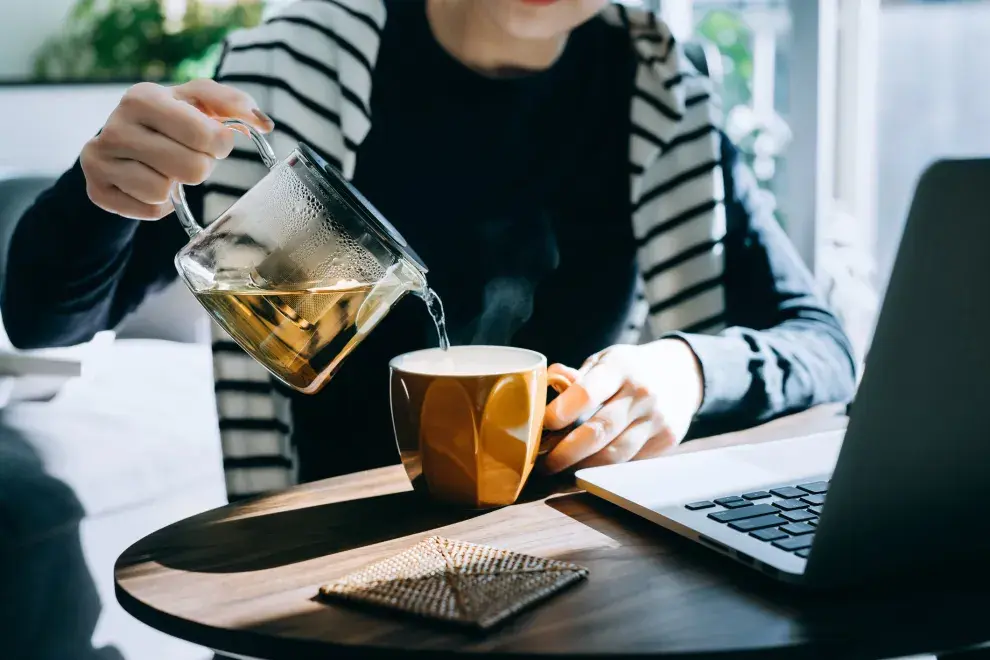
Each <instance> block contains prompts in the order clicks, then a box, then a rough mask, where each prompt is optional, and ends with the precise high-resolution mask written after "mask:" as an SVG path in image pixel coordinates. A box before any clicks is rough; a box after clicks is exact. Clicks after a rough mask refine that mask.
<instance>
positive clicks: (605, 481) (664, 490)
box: [576, 431, 843, 510]
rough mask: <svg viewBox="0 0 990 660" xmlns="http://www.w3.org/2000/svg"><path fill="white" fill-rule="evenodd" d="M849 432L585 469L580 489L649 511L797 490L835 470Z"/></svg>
mask: <svg viewBox="0 0 990 660" xmlns="http://www.w3.org/2000/svg"><path fill="white" fill-rule="evenodd" d="M842 435H843V431H830V432H828V433H820V434H815V435H811V436H804V437H799V438H791V439H788V440H778V441H774V442H765V443H760V444H752V445H741V446H735V447H726V448H723V449H713V450H710V451H700V452H694V453H689V454H674V455H671V456H665V457H660V458H654V459H650V460H645V461H636V462H633V463H625V464H622V465H610V466H605V467H599V468H591V469H588V470H581V471H579V472H578V473H577V475H576V476H577V479H578V485H579V486H582V487H583V488H586V489H587V490H590V491H592V492H597V493H598V494H603V493H602V492H601V491H606V492H610V493H614V494H615V495H618V496H619V497H621V498H623V499H626V500H631V501H634V502H636V503H637V504H639V505H640V506H645V507H647V508H649V509H653V510H657V509H658V508H660V507H664V506H672V505H677V504H682V503H684V502H688V501H692V500H702V499H710V498H712V497H718V496H720V495H730V494H731V495H738V494H740V493H743V492H746V491H752V490H757V489H760V488H764V487H773V486H779V485H785V484H786V485H791V484H795V483H799V482H801V481H802V480H811V479H812V478H820V477H822V476H824V475H828V474H830V473H831V472H832V470H833V469H834V468H835V463H836V460H837V459H838V455H839V449H840V447H841V446H842Z"/></svg>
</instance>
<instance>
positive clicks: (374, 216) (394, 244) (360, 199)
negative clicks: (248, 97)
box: [298, 142, 428, 274]
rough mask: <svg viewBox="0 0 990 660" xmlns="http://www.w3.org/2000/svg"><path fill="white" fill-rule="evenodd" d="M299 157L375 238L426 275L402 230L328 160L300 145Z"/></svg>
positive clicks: (425, 268) (423, 264)
mask: <svg viewBox="0 0 990 660" xmlns="http://www.w3.org/2000/svg"><path fill="white" fill-rule="evenodd" d="M298 149H299V153H300V154H301V155H302V156H303V159H304V161H306V165H307V166H309V168H310V169H313V170H316V171H317V172H318V173H319V174H321V175H322V176H321V177H320V178H321V179H322V180H324V181H325V182H326V183H327V185H328V186H330V187H331V188H333V191H334V192H336V193H337V194H338V195H339V196H340V197H341V198H342V199H343V200H344V201H345V202H346V203H347V205H348V206H350V207H351V209H352V210H353V211H354V212H355V213H356V214H358V215H359V216H360V217H361V219H362V220H364V221H365V222H366V223H367V224H368V226H369V227H371V228H372V230H374V231H375V233H376V234H378V235H379V238H381V239H382V240H383V241H384V242H385V243H386V244H387V245H388V246H389V247H391V248H392V249H394V250H395V251H396V252H398V253H399V254H400V255H402V256H403V257H405V258H406V259H408V260H409V261H410V262H412V264H413V265H415V266H416V267H417V268H418V269H419V270H420V271H421V272H423V273H424V274H425V273H426V272H427V271H428V269H427V267H426V264H425V263H423V260H422V259H421V258H420V256H419V255H418V254H416V251H415V250H413V249H412V247H410V246H409V243H407V242H406V239H405V238H403V236H402V234H400V233H399V230H398V229H396V228H395V227H394V226H392V223H391V222H389V221H388V220H386V219H385V217H384V216H383V215H382V214H381V213H379V212H378V209H376V208H375V207H374V205H373V204H372V203H371V202H369V201H368V200H367V199H366V198H365V197H364V195H362V194H361V193H360V192H359V191H358V189H357V188H355V187H354V186H353V185H351V182H350V181H348V180H347V179H345V178H344V177H343V175H341V173H340V172H339V171H338V170H337V168H335V167H334V166H333V165H331V164H330V163H328V162H327V161H326V159H324V158H323V157H322V156H320V155H319V154H318V153H316V151H315V150H313V149H312V148H310V147H309V146H307V145H305V144H303V143H301V142H300V143H299V147H298Z"/></svg>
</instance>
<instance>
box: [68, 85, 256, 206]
mask: <svg viewBox="0 0 990 660" xmlns="http://www.w3.org/2000/svg"><path fill="white" fill-rule="evenodd" d="M223 119H240V120H241V121H243V122H246V123H248V124H250V125H251V126H253V127H254V128H256V129H258V130H259V131H261V132H263V133H268V132H270V131H271V130H272V129H273V128H274V124H273V123H272V120H271V119H269V118H268V116H267V115H265V114H264V113H263V112H261V111H260V110H259V109H258V105H257V103H255V101H254V99H252V98H251V97H250V96H248V95H247V94H245V93H244V92H241V91H240V90H237V89H234V88H232V87H226V86H224V85H221V84H219V83H217V82H214V81H212V80H194V81H192V82H188V83H185V84H183V85H178V86H175V87H162V86H160V85H155V84H153V83H140V84H138V85H135V86H134V87H131V88H130V89H129V90H128V91H127V93H125V94H124V97H123V98H122V99H121V101H120V104H119V105H118V106H117V108H116V109H115V110H114V111H113V114H111V115H110V118H109V119H108V120H107V123H106V125H105V126H104V127H103V130H102V131H101V132H100V134H99V135H97V136H96V137H94V138H93V139H92V140H90V141H89V142H87V143H86V146H85V147H84V148H83V150H82V154H81V155H80V157H79V161H80V164H81V165H82V170H83V173H84V174H85V176H86V193H87V194H88V195H89V198H90V199H91V200H92V201H93V203H94V204H96V205H97V206H99V207H100V208H101V209H104V210H105V211H110V212H112V213H116V214H118V215H122V216H124V217H127V218H134V219H138V220H158V219H160V218H163V217H165V216H166V215H168V214H169V213H171V212H172V203H171V202H170V201H169V198H168V192H169V189H170V188H171V187H172V183H173V182H175V181H178V182H180V183H186V184H190V185H195V184H199V183H202V182H203V181H205V180H206V179H207V177H209V176H210V172H212V171H213V167H214V165H215V164H216V161H217V159H220V158H226V157H227V156H229V155H230V152H231V151H232V150H233V148H234V135H233V131H231V130H230V129H229V128H226V127H225V126H223V124H221V123H220V120H223Z"/></svg>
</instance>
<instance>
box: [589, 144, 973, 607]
mask: <svg viewBox="0 0 990 660" xmlns="http://www.w3.org/2000/svg"><path fill="white" fill-rule="evenodd" d="M988 310H990V160H951V161H950V160H946V161H940V162H937V163H935V164H933V165H931V166H930V167H929V168H928V169H927V170H926V171H925V172H924V174H923V175H922V177H921V179H920V180H919V182H918V185H917V188H916V190H915V196H914V200H913V202H912V205H911V210H910V213H909V217H908V221H907V224H906V226H905V230H904V234H903V237H902V239H901V243H900V248H899V250H898V254H897V257H896V261H895V264H894V268H893V271H892V274H891V278H890V283H889V286H888V289H887V293H886V296H885V298H884V302H883V306H882V309H881V312H880V316H879V319H878V321H877V325H876V329H875V332H874V337H873V342H872V346H871V349H870V353H869V356H868V357H867V360H866V365H865V370H864V372H863V378H862V381H861V383H860V386H859V390H858V392H857V395H856V402H855V405H854V406H853V407H852V409H851V411H850V417H849V424H848V426H847V428H846V430H845V431H844V432H838V433H823V434H818V435H812V436H806V437H795V438H790V439H785V440H780V441H776V442H768V443H763V444H755V445H749V446H737V447H727V448H723V449H715V450H711V451H703V452H695V453H689V454H682V455H671V456H669V457H661V458H656V459H650V460H644V461H639V462H632V463H625V464H621V465H611V466H604V467H597V468H590V469H585V470H580V471H578V472H577V475H576V476H577V482H578V485H579V486H581V487H582V488H584V489H585V490H587V491H588V492H589V493H591V494H593V495H596V496H598V497H601V498H603V499H605V500H608V501H609V502H612V503H613V504H616V505H618V506H620V507H622V508H624V509H627V510H629V511H631V512H633V513H636V514H638V515H640V516H642V517H644V518H647V519H648V520H650V521H652V522H654V523H656V524H658V525H661V526H663V527H665V528H667V529H669V530H672V531H674V532H676V533H678V534H680V535H682V536H685V537H687V538H689V539H691V540H693V541H696V542H698V543H700V544H702V545H704V546H705V547H708V548H710V549H712V550H715V551H716V552H719V553H721V554H723V555H726V556H728V557H731V558H732V559H734V560H736V561H738V562H741V563H743V564H745V565H746V566H750V567H752V568H754V569H756V570H759V571H761V572H763V573H765V574H767V575H770V576H772V577H774V578H777V579H780V580H784V581H789V582H794V583H799V584H802V585H807V586H811V587H842V586H851V585H855V584H859V583H863V582H868V581H874V580H879V579H882V578H884V577H886V578H890V577H895V576H896V575H897V574H900V573H904V572H908V571H915V570H917V569H921V568H922V567H925V566H928V565H931V564H933V563H951V562H961V561H968V560H970V559H981V560H983V561H985V560H986V557H987V556H990V555H988V554H987V552H988V551H990V526H988V520H990V414H988V413H990V311H988Z"/></svg>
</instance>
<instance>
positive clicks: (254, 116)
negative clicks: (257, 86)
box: [172, 78, 275, 133]
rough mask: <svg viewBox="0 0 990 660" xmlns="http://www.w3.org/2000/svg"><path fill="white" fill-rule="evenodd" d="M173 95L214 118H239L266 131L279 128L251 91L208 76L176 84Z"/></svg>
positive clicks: (263, 131)
mask: <svg viewBox="0 0 990 660" xmlns="http://www.w3.org/2000/svg"><path fill="white" fill-rule="evenodd" d="M172 95H173V96H174V97H175V98H176V99H177V100H179V101H185V102H186V103H189V104H190V105H192V106H195V107H196V108H197V109H198V110H199V111H200V112H202V113H204V114H206V115H208V116H210V117H212V118H214V119H239V120H241V121H243V122H244V123H245V124H248V125H249V126H251V127H253V128H254V129H256V130H258V131H260V132H262V133H270V132H271V131H272V129H274V128H275V122H273V121H272V120H271V118H270V117H269V116H268V115H266V114H265V113H264V112H262V111H261V110H260V109H259V108H258V103H257V102H256V101H255V100H254V99H253V98H252V97H251V95H250V94H247V93H245V92H242V91H241V90H239V89H236V88H234V87H229V86H227V85H221V84H220V83H218V82H216V81H215V80H209V79H205V78H204V79H200V80H192V81H190V82H187V83H183V84H181V85H176V86H175V87H173V88H172Z"/></svg>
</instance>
